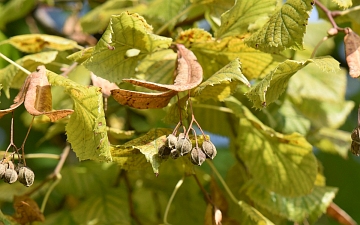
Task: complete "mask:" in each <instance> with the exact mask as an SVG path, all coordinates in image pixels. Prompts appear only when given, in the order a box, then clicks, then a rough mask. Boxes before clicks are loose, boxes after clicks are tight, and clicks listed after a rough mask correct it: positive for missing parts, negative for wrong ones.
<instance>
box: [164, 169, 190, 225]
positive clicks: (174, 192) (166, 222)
mask: <svg viewBox="0 0 360 225" xmlns="http://www.w3.org/2000/svg"><path fill="white" fill-rule="evenodd" d="M184 178H185V177H184V176H183V177H182V178H181V179H180V180H179V181H178V182H177V184H176V185H175V188H174V191H173V193H172V194H171V196H170V199H169V201H168V204H167V205H166V209H165V213H164V224H165V225H170V223H168V221H167V217H168V215H169V210H170V206H171V203H172V201H173V200H174V197H175V195H176V192H177V191H178V190H179V188H180V187H181V185H182V184H183V182H184Z"/></svg>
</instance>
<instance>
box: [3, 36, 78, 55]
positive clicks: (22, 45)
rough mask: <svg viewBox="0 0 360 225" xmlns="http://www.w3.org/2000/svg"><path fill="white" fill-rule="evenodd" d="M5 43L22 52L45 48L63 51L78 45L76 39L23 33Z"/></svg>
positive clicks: (37, 50) (38, 50)
mask: <svg viewBox="0 0 360 225" xmlns="http://www.w3.org/2000/svg"><path fill="white" fill-rule="evenodd" d="M6 43H9V44H11V45H13V46H14V47H15V48H17V49H19V50H20V51H23V52H40V51H41V50H43V49H45V48H49V49H54V50H58V51H65V50H69V49H73V48H76V47H78V44H77V43H76V41H73V40H70V39H66V38H63V37H59V36H54V35H48V34H23V35H19V36H14V37H11V38H9V39H8V40H7V42H6Z"/></svg>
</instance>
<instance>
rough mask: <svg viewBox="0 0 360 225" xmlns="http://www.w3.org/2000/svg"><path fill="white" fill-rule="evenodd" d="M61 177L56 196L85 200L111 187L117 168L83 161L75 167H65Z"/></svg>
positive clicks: (117, 171) (112, 165)
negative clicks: (69, 196)
mask: <svg viewBox="0 0 360 225" xmlns="http://www.w3.org/2000/svg"><path fill="white" fill-rule="evenodd" d="M61 175H62V179H61V181H60V182H59V184H58V185H57V186H56V188H55V192H56V193H57V194H58V195H59V194H61V195H63V196H66V195H72V196H75V197H79V198H86V197H88V196H91V195H98V194H101V193H103V192H104V190H105V189H107V188H110V187H112V186H113V185H114V180H116V178H117V176H118V175H119V168H118V167H117V166H116V165H115V164H113V163H112V164H111V163H98V162H94V161H85V162H81V164H79V165H76V166H68V167H65V168H64V169H63V170H62V171H61Z"/></svg>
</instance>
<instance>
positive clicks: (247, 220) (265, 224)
mask: <svg viewBox="0 0 360 225" xmlns="http://www.w3.org/2000/svg"><path fill="white" fill-rule="evenodd" d="M239 206H240V208H241V209H242V210H243V213H242V215H241V216H240V217H241V224H244V225H256V224H261V225H273V223H272V222H271V221H270V220H268V219H267V218H266V217H265V216H263V215H262V214H261V213H260V212H259V211H258V210H256V209H255V208H254V207H252V206H250V205H248V204H247V203H246V202H242V201H240V202H239Z"/></svg>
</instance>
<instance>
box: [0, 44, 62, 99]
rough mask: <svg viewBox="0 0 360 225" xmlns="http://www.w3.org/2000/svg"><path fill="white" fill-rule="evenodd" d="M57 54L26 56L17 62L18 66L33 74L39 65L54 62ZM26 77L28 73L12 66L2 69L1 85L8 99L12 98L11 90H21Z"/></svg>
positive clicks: (44, 53)
mask: <svg viewBox="0 0 360 225" xmlns="http://www.w3.org/2000/svg"><path fill="white" fill-rule="evenodd" d="M57 54H58V52H57V51H49V52H41V53H37V54H31V55H27V56H24V57H23V58H21V59H18V60H16V61H15V62H16V63H17V64H18V65H20V66H22V67H24V68H26V69H27V70H29V71H30V72H32V71H35V70H36V68H37V67H38V66H39V65H42V64H48V63H50V62H52V61H54V60H55V58H56V56H57ZM26 77H27V74H26V73H24V72H23V71H21V70H20V69H19V68H17V67H16V66H14V65H12V64H9V65H8V66H6V67H5V68H3V69H1V70H0V84H2V85H3V88H4V92H5V95H6V97H8V98H10V93H9V88H10V87H12V88H21V87H22V85H23V83H24V81H25V79H26Z"/></svg>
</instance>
